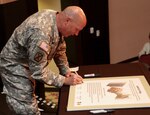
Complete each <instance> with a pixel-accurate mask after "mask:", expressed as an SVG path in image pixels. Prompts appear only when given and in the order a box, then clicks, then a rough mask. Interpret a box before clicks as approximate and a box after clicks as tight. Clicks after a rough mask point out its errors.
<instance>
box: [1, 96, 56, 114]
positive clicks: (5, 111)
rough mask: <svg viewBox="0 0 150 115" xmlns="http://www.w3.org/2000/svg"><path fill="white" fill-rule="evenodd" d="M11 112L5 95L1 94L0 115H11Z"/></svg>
mask: <svg viewBox="0 0 150 115" xmlns="http://www.w3.org/2000/svg"><path fill="white" fill-rule="evenodd" d="M10 113H11V112H10V110H9V109H8V106H7V104H6V101H5V95H3V94H1V93H0V115H10ZM41 115H56V113H46V112H42V113H41Z"/></svg>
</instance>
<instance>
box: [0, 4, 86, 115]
mask: <svg viewBox="0 0 150 115" xmlns="http://www.w3.org/2000/svg"><path fill="white" fill-rule="evenodd" d="M85 25H86V16H85V14H84V12H83V10H82V9H81V8H80V7H78V6H69V7H67V8H65V9H64V10H63V11H62V12H56V11H53V10H48V9H47V10H42V11H39V12H37V13H35V14H33V15H31V16H30V17H28V18H27V19H26V20H25V21H24V22H23V23H22V24H21V25H20V26H18V27H17V28H16V29H15V30H14V32H13V34H12V36H11V37H10V39H9V40H8V42H7V43H6V45H5V46H4V48H3V50H2V51H1V54H0V73H1V76H2V81H3V85H4V87H3V92H4V93H5V94H6V101H7V103H8V105H9V107H10V109H11V110H12V112H13V113H14V114H16V115H40V112H39V111H38V105H37V101H36V98H35V92H34V90H35V80H38V81H41V82H43V83H45V84H47V85H54V86H57V87H61V86H62V85H63V84H65V85H76V84H80V83H82V77H81V76H80V75H76V74H74V73H71V72H70V70H69V64H68V61H67V57H66V53H65V52H66V44H65V41H64V38H63V37H68V36H70V35H76V36H77V35H78V33H79V32H80V31H81V30H82V29H83V28H84V27H85ZM52 58H53V59H54V61H55V63H56V65H57V67H58V68H59V71H60V74H58V75H57V74H55V73H53V72H52V71H51V70H50V68H49V67H48V64H49V62H50V61H51V60H52Z"/></svg>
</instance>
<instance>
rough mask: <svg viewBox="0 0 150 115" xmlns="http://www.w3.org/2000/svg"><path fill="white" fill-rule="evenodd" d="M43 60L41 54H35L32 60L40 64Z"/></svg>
mask: <svg viewBox="0 0 150 115" xmlns="http://www.w3.org/2000/svg"><path fill="white" fill-rule="evenodd" d="M42 58H43V53H41V52H37V53H36V54H35V56H34V60H35V61H37V62H40V61H41V60H42Z"/></svg>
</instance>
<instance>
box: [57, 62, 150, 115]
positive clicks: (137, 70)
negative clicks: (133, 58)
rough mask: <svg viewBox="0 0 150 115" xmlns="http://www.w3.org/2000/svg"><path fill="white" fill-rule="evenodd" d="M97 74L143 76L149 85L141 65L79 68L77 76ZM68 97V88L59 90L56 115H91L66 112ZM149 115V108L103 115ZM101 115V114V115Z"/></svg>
mask: <svg viewBox="0 0 150 115" xmlns="http://www.w3.org/2000/svg"><path fill="white" fill-rule="evenodd" d="M90 73H98V74H101V76H102V77H114V76H115V77H117V76H127V75H144V76H145V78H146V79H147V81H148V83H150V72H149V71H148V69H147V68H146V67H145V66H144V65H143V64H142V63H125V64H106V65H89V66H80V67H79V71H78V74H80V75H81V76H83V75H84V74H90ZM68 95H69V86H63V87H62V88H61V89H60V96H59V104H58V115H92V114H91V113H90V112H89V111H87V110H86V111H71V112H68V111H67V101H68ZM135 113H136V115H149V114H150V108H136V109H134V108H132V109H118V110H115V111H114V112H111V113H104V114H105V115H133V114H135ZM101 115H103V114H101Z"/></svg>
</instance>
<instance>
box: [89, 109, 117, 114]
mask: <svg viewBox="0 0 150 115" xmlns="http://www.w3.org/2000/svg"><path fill="white" fill-rule="evenodd" d="M109 112H114V110H109V109H108V110H105V109H99V110H91V111H90V113H93V114H97V113H109Z"/></svg>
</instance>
